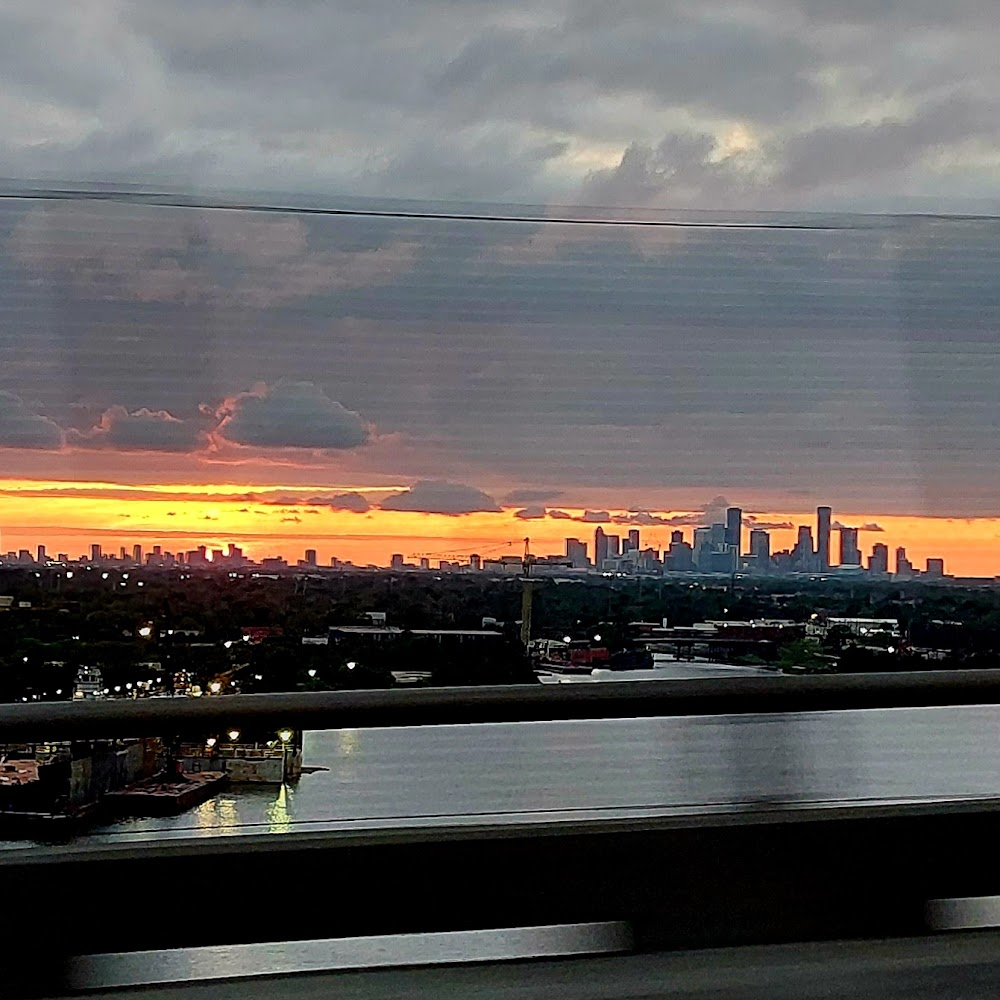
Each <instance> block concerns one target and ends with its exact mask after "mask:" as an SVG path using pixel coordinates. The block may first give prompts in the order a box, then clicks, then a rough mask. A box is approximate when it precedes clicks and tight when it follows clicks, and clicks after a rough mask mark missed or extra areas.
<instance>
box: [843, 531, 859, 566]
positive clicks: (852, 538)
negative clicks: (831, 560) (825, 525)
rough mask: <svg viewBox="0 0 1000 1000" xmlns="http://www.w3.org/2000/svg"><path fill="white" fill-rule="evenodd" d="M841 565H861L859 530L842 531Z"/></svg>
mask: <svg viewBox="0 0 1000 1000" xmlns="http://www.w3.org/2000/svg"><path fill="white" fill-rule="evenodd" d="M840 565H841V566H860V565H861V550H860V549H859V548H858V529H857V528H841V529H840Z"/></svg>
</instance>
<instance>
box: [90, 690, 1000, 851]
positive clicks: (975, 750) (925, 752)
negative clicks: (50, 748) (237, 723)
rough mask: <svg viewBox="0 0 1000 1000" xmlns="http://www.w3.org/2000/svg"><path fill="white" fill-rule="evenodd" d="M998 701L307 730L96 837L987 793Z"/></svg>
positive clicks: (995, 752)
mask: <svg viewBox="0 0 1000 1000" xmlns="http://www.w3.org/2000/svg"><path fill="white" fill-rule="evenodd" d="M998 728H1000V707H993V706H967V707H956V708H930V709H887V710H877V711H864V712H828V713H809V714H785V715H754V716H710V717H699V718H677V719H628V720H604V721H584V722H558V723H519V724H496V725H480V726H438V727H426V728H413V729H366V730H341V731H331V732H310V733H307V734H306V736H305V748H304V749H305V754H304V756H305V763H306V765H307V766H308V767H320V768H326V770H319V771H316V772H314V773H307V774H304V775H303V776H302V778H301V779H300V781H299V782H298V783H297V784H294V785H291V786H289V788H288V789H286V790H281V789H279V788H277V787H275V786H273V785H270V786H268V785H259V786H253V785H243V786H232V787H231V788H229V789H227V790H226V791H225V792H224V793H222V794H221V795H219V796H218V797H216V798H215V799H213V800H211V801H210V802H206V803H204V804H203V805H202V806H200V807H198V808H197V809H195V810H193V811H192V812H190V813H187V814H185V815H182V816H175V817H165V818H156V819H134V820H131V821H127V822H125V823H121V824H117V825H115V826H113V827H106V828H104V829H102V830H99V831H95V832H94V834H92V835H91V838H92V839H97V840H108V839H110V840H114V839H116V836H119V835H120V834H122V833H145V834H149V835H154V836H156V835H159V836H162V835H179V836H185V835H194V836H214V835H219V834H231V833H233V832H248V833H263V832H272V833H284V832H287V831H289V830H295V829H300V830H304V829H309V828H310V825H312V826H314V827H315V826H316V825H317V824H319V823H329V822H335V823H347V824H350V823H353V822H357V821H360V820H385V821H391V822H392V823H393V824H397V823H398V824H405V823H406V822H408V821H409V822H412V821H413V820H414V819H415V818H421V817H440V816H459V815H463V816H475V815H483V814H497V813H520V814H524V813H539V812H549V811H566V810H610V809H616V808H640V809H641V808H650V807H673V808H679V809H696V808H700V807H704V806H711V805H718V804H730V803H750V804H752V803H757V802H762V801H765V802H782V801H786V802H839V801H851V800H874V799H886V798H888V799H915V798H916V799H919V798H928V797H935V798H936V797H956V796H981V795H1000V741H993V740H983V739H982V734H983V733H984V732H992V731H996V730H997V729H998Z"/></svg>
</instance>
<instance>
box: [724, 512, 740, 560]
mask: <svg viewBox="0 0 1000 1000" xmlns="http://www.w3.org/2000/svg"><path fill="white" fill-rule="evenodd" d="M742 527H743V511H742V510H740V508H739V507H730V508H729V509H728V510H727V511H726V545H735V546H736V551H737V553H738V552H739V550H740V541H741V529H742Z"/></svg>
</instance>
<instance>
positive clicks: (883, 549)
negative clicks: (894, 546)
mask: <svg viewBox="0 0 1000 1000" xmlns="http://www.w3.org/2000/svg"><path fill="white" fill-rule="evenodd" d="M868 572H869V573H873V574H877V575H879V576H885V574H887V573H888V572H889V546H888V545H885V544H883V543H882V542H876V543H875V544H874V545H873V546H872V554H871V555H870V556H869V557H868Z"/></svg>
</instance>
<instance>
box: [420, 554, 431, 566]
mask: <svg viewBox="0 0 1000 1000" xmlns="http://www.w3.org/2000/svg"><path fill="white" fill-rule="evenodd" d="M420 568H421V569H430V568H431V561H430V559H429V558H428V557H427V556H424V557H423V558H422V559H421V560H420Z"/></svg>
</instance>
